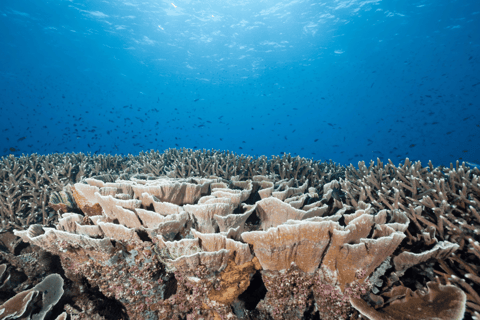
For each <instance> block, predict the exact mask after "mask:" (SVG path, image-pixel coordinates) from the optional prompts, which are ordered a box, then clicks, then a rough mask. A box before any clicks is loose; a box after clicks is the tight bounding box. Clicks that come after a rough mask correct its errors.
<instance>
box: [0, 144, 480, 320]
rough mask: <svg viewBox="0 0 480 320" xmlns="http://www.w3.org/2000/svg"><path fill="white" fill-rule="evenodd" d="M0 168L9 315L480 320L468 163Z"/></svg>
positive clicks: (200, 154) (163, 158) (224, 158)
mask: <svg viewBox="0 0 480 320" xmlns="http://www.w3.org/2000/svg"><path fill="white" fill-rule="evenodd" d="M0 170H1V171H0V181H1V185H0V191H1V196H0V212H1V215H2V231H1V234H0V236H1V237H0V241H1V242H0V244H1V246H0V259H1V261H0V289H1V294H0V299H1V300H0V303H1V306H0V319H57V320H60V319H151V320H154V319H188V320H190V319H322V320H333V319H345V320H346V319H371V320H380V319H392V320H394V319H443V320H448V319H463V318H466V319H480V316H479V313H480V296H479V294H478V292H479V289H480V277H479V269H480V245H479V243H478V239H479V234H478V233H479V230H480V181H479V175H480V170H478V168H475V167H472V168H470V167H469V166H467V165H465V164H460V163H458V162H457V163H456V165H451V166H450V167H433V165H432V163H429V164H428V166H427V167H424V166H422V164H421V163H420V162H415V163H412V162H410V161H409V160H408V159H406V160H405V162H404V164H402V165H399V166H395V165H394V164H393V163H392V162H389V163H387V164H384V163H382V162H381V161H380V160H377V163H376V164H375V163H374V162H373V161H372V162H371V163H370V165H369V166H366V165H365V163H364V162H359V163H358V168H355V167H354V166H352V165H350V166H349V167H342V166H338V165H336V164H335V163H333V162H323V163H322V162H318V161H312V160H308V159H304V158H300V157H295V158H293V157H291V156H290V155H283V156H282V157H275V156H274V157H272V158H271V159H267V158H266V157H260V158H255V159H254V158H250V157H245V156H243V155H242V156H238V155H236V154H233V153H228V152H218V151H206V150H203V151H192V150H189V149H183V150H168V151H166V152H165V153H163V154H160V153H158V152H153V151H152V152H149V153H142V154H140V155H139V156H137V157H133V156H129V157H125V158H122V157H120V156H102V155H94V156H91V155H84V154H55V155H49V156H38V155H31V156H22V157H20V158H16V157H13V156H9V157H5V158H3V159H2V163H1V167H0Z"/></svg>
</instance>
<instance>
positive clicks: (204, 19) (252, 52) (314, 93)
mask: <svg viewBox="0 0 480 320" xmlns="http://www.w3.org/2000/svg"><path fill="white" fill-rule="evenodd" d="M170 1H171V0H170ZM170 1H151V0H150V1H136V0H126V1H79V0H56V1H47V0H36V1H33V0H29V1H27V0H2V1H1V2H0V48H1V49H0V97H1V98H0V156H6V155H9V154H13V155H15V156H20V155H22V154H32V153H38V154H51V153H57V152H60V153H63V152H66V153H69V152H83V153H91V154H100V153H107V154H122V155H127V154H134V155H135V154H138V153H139V152H141V151H142V150H143V151H146V150H151V149H154V150H160V151H162V150H165V149H169V148H191V149H204V148H205V149H217V150H230V151H233V152H236V153H238V154H246V155H251V156H261V155H266V156H271V155H279V154H281V153H291V154H292V155H299V156H301V157H306V158H312V159H314V160H328V159H331V160H333V161H335V162H337V163H340V164H343V165H348V164H350V163H353V164H356V163H357V162H358V161H360V160H364V161H367V162H368V161H369V160H370V159H377V158H380V159H381V160H382V161H387V160H388V159H391V160H392V161H393V162H394V163H395V164H397V163H398V162H400V161H402V160H404V159H405V158H406V157H408V158H410V160H412V161H416V160H420V161H422V163H423V164H424V165H426V164H427V162H428V160H432V162H433V164H434V165H449V164H450V163H451V162H455V161H456V160H462V161H468V162H470V163H473V164H475V163H480V147H479V141H480V67H479V59H480V55H479V53H480V2H479V1H476V0H469V1H450V0H435V1H433V0H428V1H425V0H420V1H405V0H403V1H396V0H383V1H380V0H366V1H355V0H345V1H343V0H328V1H314V0H305V1H303V0H298V1H295V0H294V1H289V0H287V1H249V0H241V1H188V0H181V1H180V0H173V2H170Z"/></svg>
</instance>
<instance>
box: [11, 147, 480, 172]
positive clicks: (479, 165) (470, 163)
mask: <svg viewBox="0 0 480 320" xmlns="http://www.w3.org/2000/svg"><path fill="white" fill-rule="evenodd" d="M10 149H12V148H10ZM465 163H466V164H467V165H469V166H470V167H473V168H477V169H480V164H476V163H473V162H467V161H465Z"/></svg>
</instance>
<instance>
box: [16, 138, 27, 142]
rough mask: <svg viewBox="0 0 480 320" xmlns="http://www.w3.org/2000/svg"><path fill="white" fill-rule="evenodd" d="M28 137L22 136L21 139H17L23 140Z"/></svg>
mask: <svg viewBox="0 0 480 320" xmlns="http://www.w3.org/2000/svg"><path fill="white" fill-rule="evenodd" d="M25 138H26V137H21V138H20V139H18V140H17V141H22V140H25Z"/></svg>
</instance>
